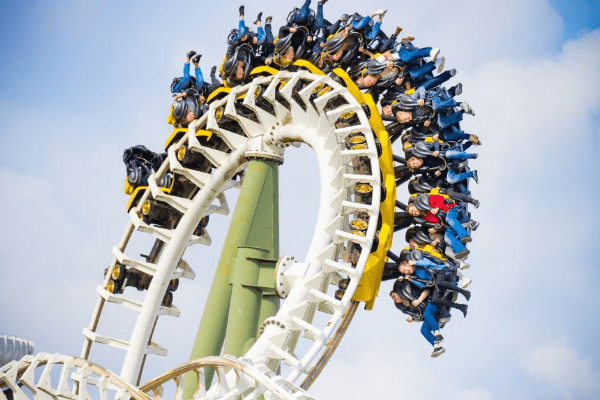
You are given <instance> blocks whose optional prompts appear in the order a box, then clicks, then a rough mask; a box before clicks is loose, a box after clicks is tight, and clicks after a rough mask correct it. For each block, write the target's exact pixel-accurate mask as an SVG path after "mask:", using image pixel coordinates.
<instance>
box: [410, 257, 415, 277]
mask: <svg viewBox="0 0 600 400" xmlns="http://www.w3.org/2000/svg"><path fill="white" fill-rule="evenodd" d="M408 265H415V260H408ZM409 279H410V278H409Z"/></svg>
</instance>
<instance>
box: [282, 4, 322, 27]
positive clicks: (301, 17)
mask: <svg viewBox="0 0 600 400" xmlns="http://www.w3.org/2000/svg"><path fill="white" fill-rule="evenodd" d="M309 12H310V0H306V1H305V2H304V4H303V5H302V7H301V8H300V9H299V10H297V11H296V12H294V13H293V14H292V15H291V17H290V22H293V23H294V24H298V25H301V24H303V23H305V22H306V19H307V18H308V13H309ZM321 18H323V14H322V13H321ZM321 23H323V22H322V21H321Z"/></svg>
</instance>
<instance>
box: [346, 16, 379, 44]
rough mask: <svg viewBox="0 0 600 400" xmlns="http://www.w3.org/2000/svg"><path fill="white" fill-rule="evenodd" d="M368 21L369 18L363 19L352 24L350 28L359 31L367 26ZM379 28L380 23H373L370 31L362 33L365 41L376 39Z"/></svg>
mask: <svg viewBox="0 0 600 400" xmlns="http://www.w3.org/2000/svg"><path fill="white" fill-rule="evenodd" d="M369 21H371V17H370V16H366V17H363V19H361V20H360V21H354V22H352V27H353V28H354V29H357V30H361V29H363V28H364V27H366V26H367V25H368V24H369ZM380 28H381V22H380V21H377V22H375V23H374V24H373V26H372V27H371V29H370V30H369V31H368V32H365V33H364V36H365V39H367V40H373V39H375V38H376V37H377V35H379V29H380Z"/></svg>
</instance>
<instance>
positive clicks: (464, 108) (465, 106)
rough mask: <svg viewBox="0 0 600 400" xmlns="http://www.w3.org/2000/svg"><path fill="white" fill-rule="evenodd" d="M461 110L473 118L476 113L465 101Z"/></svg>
mask: <svg viewBox="0 0 600 400" xmlns="http://www.w3.org/2000/svg"><path fill="white" fill-rule="evenodd" d="M460 108H462V109H463V110H465V114H471V115H472V116H475V111H473V109H472V108H471V106H470V105H469V103H467V102H466V101H463V102H462V103H461V105H460Z"/></svg>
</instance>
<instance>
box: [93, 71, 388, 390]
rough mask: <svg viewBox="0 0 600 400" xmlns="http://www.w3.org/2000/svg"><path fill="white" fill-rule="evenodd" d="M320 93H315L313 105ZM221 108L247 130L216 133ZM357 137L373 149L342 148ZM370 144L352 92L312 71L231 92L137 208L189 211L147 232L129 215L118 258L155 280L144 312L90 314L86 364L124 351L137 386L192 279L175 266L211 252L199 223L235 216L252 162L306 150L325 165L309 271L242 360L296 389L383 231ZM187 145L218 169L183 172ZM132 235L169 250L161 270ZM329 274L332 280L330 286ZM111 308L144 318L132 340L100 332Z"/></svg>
mask: <svg viewBox="0 0 600 400" xmlns="http://www.w3.org/2000/svg"><path fill="white" fill-rule="evenodd" d="M301 81H302V82H303V83H304V84H306V86H305V87H304V88H303V89H302V90H300V91H298V92H295V91H294V88H295V85H296V84H297V83H298V82H301ZM259 85H268V86H267V87H266V89H265V90H264V93H263V97H264V98H265V99H267V100H268V101H269V102H270V103H271V104H272V106H273V109H274V111H275V115H272V114H271V113H270V112H268V111H267V110H265V109H263V108H261V107H259V106H258V105H257V104H256V99H255V98H254V93H255V90H256V89H257V88H258V86H259ZM324 85H325V87H328V88H329V91H328V92H326V91H325V90H323V89H322V88H321V87H322V86H324ZM315 93H318V94H319V96H318V97H316V98H314V94H315ZM242 96H245V97H244V99H243V101H241V102H242V104H243V105H244V106H245V107H247V108H248V109H250V110H252V111H253V112H254V114H255V116H256V118H257V119H258V121H260V123H257V122H256V121H253V120H252V119H250V118H248V117H246V116H243V115H241V114H239V113H238V112H237V110H236V106H235V104H234V103H235V102H236V101H238V102H239V101H240V98H241V97H242ZM279 96H281V97H283V98H284V99H285V100H286V101H287V103H288V104H289V108H287V107H286V106H285V105H284V104H282V103H281V102H279V101H278V100H277V99H278V98H279ZM335 98H343V103H344V105H342V106H340V107H338V108H335V109H329V108H327V105H328V102H329V101H330V100H332V99H335ZM301 102H302V103H304V104H301ZM217 109H219V110H220V111H221V110H222V111H223V115H224V116H226V117H227V118H230V119H232V120H235V121H237V122H238V123H239V125H240V127H241V129H242V131H243V132H231V131H228V130H226V129H223V128H222V127H220V126H219V124H218V123H217V121H216V119H215V112H216V110H217ZM348 111H353V112H354V113H356V115H357V116H358V119H359V121H358V123H357V124H355V125H353V126H350V127H339V128H338V127H336V126H335V124H336V121H337V120H338V118H339V117H340V115H341V114H342V113H344V112H348ZM197 129H204V130H209V131H212V132H213V133H215V134H216V135H218V136H219V137H220V138H221V139H223V141H224V142H225V143H226V144H227V146H228V147H229V149H228V150H225V151H223V150H222V149H221V150H216V149H212V148H208V147H205V146H203V145H202V144H201V143H200V142H199V141H198V139H197V138H196V136H195V131H196V130H197ZM354 133H362V134H364V136H365V137H366V139H367V145H368V148H367V149H364V150H360V151H349V150H346V149H345V146H344V144H343V142H344V140H345V139H346V137H347V136H348V135H350V134H354ZM374 140H375V139H374V136H373V134H372V131H371V128H370V125H369V122H368V118H367V116H366V114H365V113H364V111H363V109H362V107H361V105H360V104H359V103H358V102H357V101H356V100H355V99H354V97H353V96H352V95H351V94H350V93H349V91H348V90H346V89H345V88H344V87H343V86H341V85H340V84H338V83H337V82H335V81H334V80H333V79H331V78H330V77H328V76H320V75H314V74H311V73H309V72H306V71H300V72H294V73H291V72H279V73H278V74H277V75H275V76H268V77H258V78H256V79H255V80H254V81H253V82H252V83H250V84H248V85H245V86H239V87H236V88H233V89H232V90H231V93H230V94H229V95H228V96H227V97H225V98H223V99H221V100H218V101H216V102H214V103H212V104H211V106H210V109H209V111H208V113H207V114H205V115H204V116H203V117H202V118H201V119H200V120H198V121H195V122H193V123H192V124H191V125H190V127H189V132H188V134H187V135H186V136H185V137H183V138H182V139H181V140H180V141H179V142H178V143H177V144H175V145H173V146H171V148H170V149H169V151H168V154H169V157H168V158H167V160H166V161H165V163H164V164H163V166H162V167H161V168H160V170H159V172H158V173H157V174H155V175H153V176H151V178H150V184H149V190H148V191H147V193H146V194H145V195H144V197H143V198H142V201H140V205H141V203H142V202H143V200H145V199H147V198H154V200H157V201H161V202H164V203H166V204H170V205H172V206H173V207H174V208H176V209H178V210H179V211H181V212H183V213H184V214H183V216H182V218H181V220H180V222H179V223H178V224H177V228H176V229H174V230H168V229H163V228H157V227H153V226H149V225H147V224H145V223H143V222H140V219H139V218H138V214H137V211H138V210H136V209H133V210H132V211H131V212H130V217H131V220H132V224H130V226H129V227H128V231H127V232H126V233H125V234H124V236H123V237H124V240H122V242H121V243H120V244H119V245H118V246H116V247H115V249H114V254H115V259H117V260H119V261H120V262H123V263H125V264H127V265H130V266H132V267H135V268H137V269H139V270H141V271H144V272H146V273H149V274H151V275H152V276H153V279H152V282H151V284H150V287H149V289H148V292H147V294H146V296H145V298H144V300H143V302H141V305H140V303H139V302H137V303H136V302H133V301H126V300H123V301H120V300H117V299H118V297H119V295H113V296H106V295H104V297H102V299H103V300H101V301H99V302H98V304H99V306H98V307H97V308H96V310H95V311H94V316H93V317H92V323H91V324H90V327H89V328H87V329H86V337H88V339H89V341H88V342H86V344H85V345H84V350H83V351H82V355H84V356H87V354H88V353H89V346H91V342H92V341H98V342H105V343H109V344H113V345H115V346H118V347H125V348H126V350H127V353H126V356H125V361H124V363H123V366H122V371H121V377H122V378H123V379H124V380H125V381H127V382H135V381H136V380H137V379H138V376H139V374H140V369H141V365H142V360H143V359H144V357H145V355H146V354H148V353H151V352H156V350H155V349H158V348H160V347H159V346H158V345H154V346H152V347H150V346H148V343H149V342H150V340H151V335H152V331H153V327H154V324H155V321H156V319H157V318H158V316H159V315H164V314H171V315H175V314H178V313H177V312H174V313H168V312H165V310H164V307H161V302H162V299H163V296H164V293H165V291H166V289H167V286H168V284H169V282H170V280H171V279H173V278H174V277H180V276H183V277H191V278H193V276H190V275H189V274H188V275H187V276H185V271H183V270H182V269H181V268H179V269H178V268H177V266H178V263H179V265H181V264H180V261H183V260H181V257H182V256H183V253H184V251H185V249H186V247H187V246H188V245H191V244H195V243H203V244H210V240H206V239H204V240H203V239H202V238H199V237H196V236H193V235H192V232H193V231H194V230H195V228H196V227H197V226H198V223H199V221H200V219H201V218H202V217H203V216H204V215H207V214H209V213H213V212H215V213H227V212H228V211H229V208H228V205H227V202H226V200H225V197H224V195H223V192H224V191H225V190H227V189H229V188H231V187H237V186H239V182H238V181H232V180H231V178H232V177H233V176H234V174H236V173H237V172H239V171H241V170H243V169H244V168H245V166H246V161H247V157H254V156H259V157H268V158H272V159H275V160H283V156H284V149H285V148H286V147H288V146H289V145H291V144H294V145H295V144H297V143H299V142H301V143H305V144H307V145H308V146H310V147H311V148H312V149H313V151H314V152H315V154H316V157H317V161H318V165H319V174H320V182H321V187H320V189H321V191H320V203H319V211H318V216H317V224H316V228H315V232H314V234H313V238H312V242H311V245H310V248H309V250H308V253H307V255H306V256H305V260H304V261H302V263H301V264H302V265H304V266H305V268H304V269H303V270H302V271H297V270H295V271H294V276H293V279H290V280H288V281H289V282H290V292H289V293H288V294H287V298H286V301H285V302H284V303H283V305H282V307H281V309H280V311H279V312H278V314H277V315H276V316H275V317H272V318H270V319H268V320H267V321H266V322H265V324H264V325H263V328H264V331H263V334H262V335H261V336H260V337H259V339H258V340H257V342H256V343H255V345H254V346H253V347H252V348H251V349H250V350H249V351H248V352H247V354H246V355H245V356H244V362H246V363H247V364H248V365H264V366H267V365H268V366H269V367H271V368H275V367H276V366H277V365H278V364H279V363H280V362H283V363H285V364H287V365H289V366H290V368H289V370H288V371H287V372H285V375H284V376H282V377H278V378H277V380H278V381H279V382H280V383H283V384H289V385H292V382H295V381H296V380H297V379H299V377H300V376H301V375H302V374H303V373H306V372H307V371H308V370H309V369H310V368H311V366H312V365H313V364H314V362H315V361H316V358H317V356H318V354H319V353H320V352H322V351H323V349H324V348H325V346H326V344H327V340H328V339H329V338H331V336H332V335H333V333H334V332H335V329H336V327H337V326H338V325H339V323H340V321H341V318H342V316H343V314H344V312H345V310H346V309H347V308H348V306H349V304H350V302H351V299H352V296H353V294H354V292H355V290H356V288H357V285H358V282H359V280H360V278H361V275H362V271H363V269H364V267H365V265H366V262H367V258H368V257H369V253H370V248H371V244H372V243H373V240H374V238H375V235H376V230H377V218H378V215H379V202H380V191H379V187H380V185H381V182H380V175H379V162H378V155H377V151H376V146H375V141H374ZM183 144H187V146H188V149H189V150H191V151H195V152H198V153H201V154H203V155H204V156H205V157H206V158H207V159H208V160H209V161H210V162H211V163H212V165H213V167H214V168H213V171H212V172H211V173H210V174H208V173H202V172H198V171H192V170H189V169H187V168H185V167H183V166H182V165H181V164H180V163H179V162H178V161H177V159H176V157H175V153H174V152H175V149H177V148H179V146H181V145H183ZM357 157H363V158H365V157H366V158H368V159H369V162H370V163H371V171H372V174H371V175H356V174H355V173H354V172H353V169H352V167H351V166H350V165H349V164H350V163H351V161H352V160H354V159H356V158H357ZM167 170H171V171H175V172H177V173H178V174H181V175H183V176H185V177H187V178H188V179H189V180H190V182H192V183H194V184H195V185H196V186H197V187H198V191H197V193H196V194H195V196H194V197H193V198H191V199H184V198H177V197H175V196H172V195H170V194H166V193H164V192H162V191H161V190H160V189H159V188H158V185H157V181H158V180H159V178H160V177H161V176H162V174H163V173H164V172H165V171H167ZM357 182H368V183H370V184H371V185H372V186H373V189H374V190H373V195H372V201H371V204H361V203H357V202H355V201H352V187H353V185H354V184H355V183H357ZM215 200H218V201H219V205H215V204H213V203H214V201H215ZM139 207H140V206H138V209H139ZM356 211H364V212H366V213H367V214H368V215H369V221H368V228H367V230H366V234H365V236H364V237H362V236H358V235H354V234H351V233H350V232H349V227H348V222H349V214H350V213H353V212H356ZM135 232H141V233H146V234H151V235H153V236H155V237H157V238H159V239H161V240H163V241H164V242H165V243H166V245H165V248H164V250H163V251H162V253H161V255H160V258H159V260H158V262H157V263H156V264H151V263H147V262H144V261H139V260H135V259H133V258H130V257H128V256H126V255H125V247H126V244H127V241H128V239H129V237H130V236H131V234H132V233H135ZM350 243H357V244H360V245H361V246H362V250H361V253H360V257H359V258H358V263H357V264H356V266H355V267H353V266H351V265H350V264H349V263H347V262H345V261H344V260H343V250H344V247H345V246H348V245H349V244H350ZM113 265H114V260H113ZM339 274H347V275H348V276H349V277H350V283H349V285H348V288H347V289H346V292H345V294H344V296H343V297H342V299H341V300H337V299H335V298H334V297H333V295H332V294H329V293H328V289H329V286H330V282H331V281H332V280H333V281H335V280H336V279H339V277H337V275H339ZM334 275H335V276H334ZM332 276H334V278H336V279H332ZM290 278H291V277H290ZM107 279H108V278H107ZM105 284H106V282H105ZM111 300H112V301H113V302H115V303H119V304H123V305H126V306H128V307H130V308H133V309H137V310H138V311H139V316H138V318H137V321H136V323H135V327H134V329H133V332H132V335H131V339H130V340H128V341H124V340H122V341H119V340H117V339H110V338H109V339H110V340H109V339H106V338H105V337H103V336H102V335H99V334H97V333H96V332H95V326H96V324H97V320H98V319H99V318H100V313H101V311H102V305H103V301H111ZM320 309H322V310H327V311H326V312H325V313H324V315H326V320H325V322H323V321H321V322H319V323H320V324H321V325H320V326H316V325H313V320H314V316H315V314H316V313H317V312H318V310H320ZM301 338H306V339H307V340H308V341H309V342H307V343H308V345H307V346H305V347H307V349H303V350H302V351H304V353H297V352H295V351H294V350H295V348H296V345H297V343H298V342H299V340H301ZM125 344H126V345H125ZM86 346H87V347H86ZM153 350H154V351H153ZM165 351H166V350H165ZM265 368H266V367H265ZM218 375H219V374H218ZM226 379H227V381H228V382H230V383H231V384H228V386H227V387H228V388H230V389H231V388H233V387H234V386H232V385H233V384H234V382H235V379H236V373H235V371H231V372H229V373H228V374H227V378H226ZM217 387H218V389H217V388H214V390H213V389H211V391H209V394H210V396H216V397H210V396H209V397H207V398H229V396H226V397H219V396H220V394H219V395H218V394H216V392H215V391H223V387H224V386H222V385H219V386H217ZM261 387H262V386H261ZM231 390H233V389H231ZM265 390H266V389H265ZM255 392H256V393H254V394H253V395H252V398H254V396H256V397H258V396H259V395H260V394H261V393H262V392H260V390H258V389H256V390H255ZM259 392H260V393H259ZM263 392H264V390H263Z"/></svg>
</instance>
